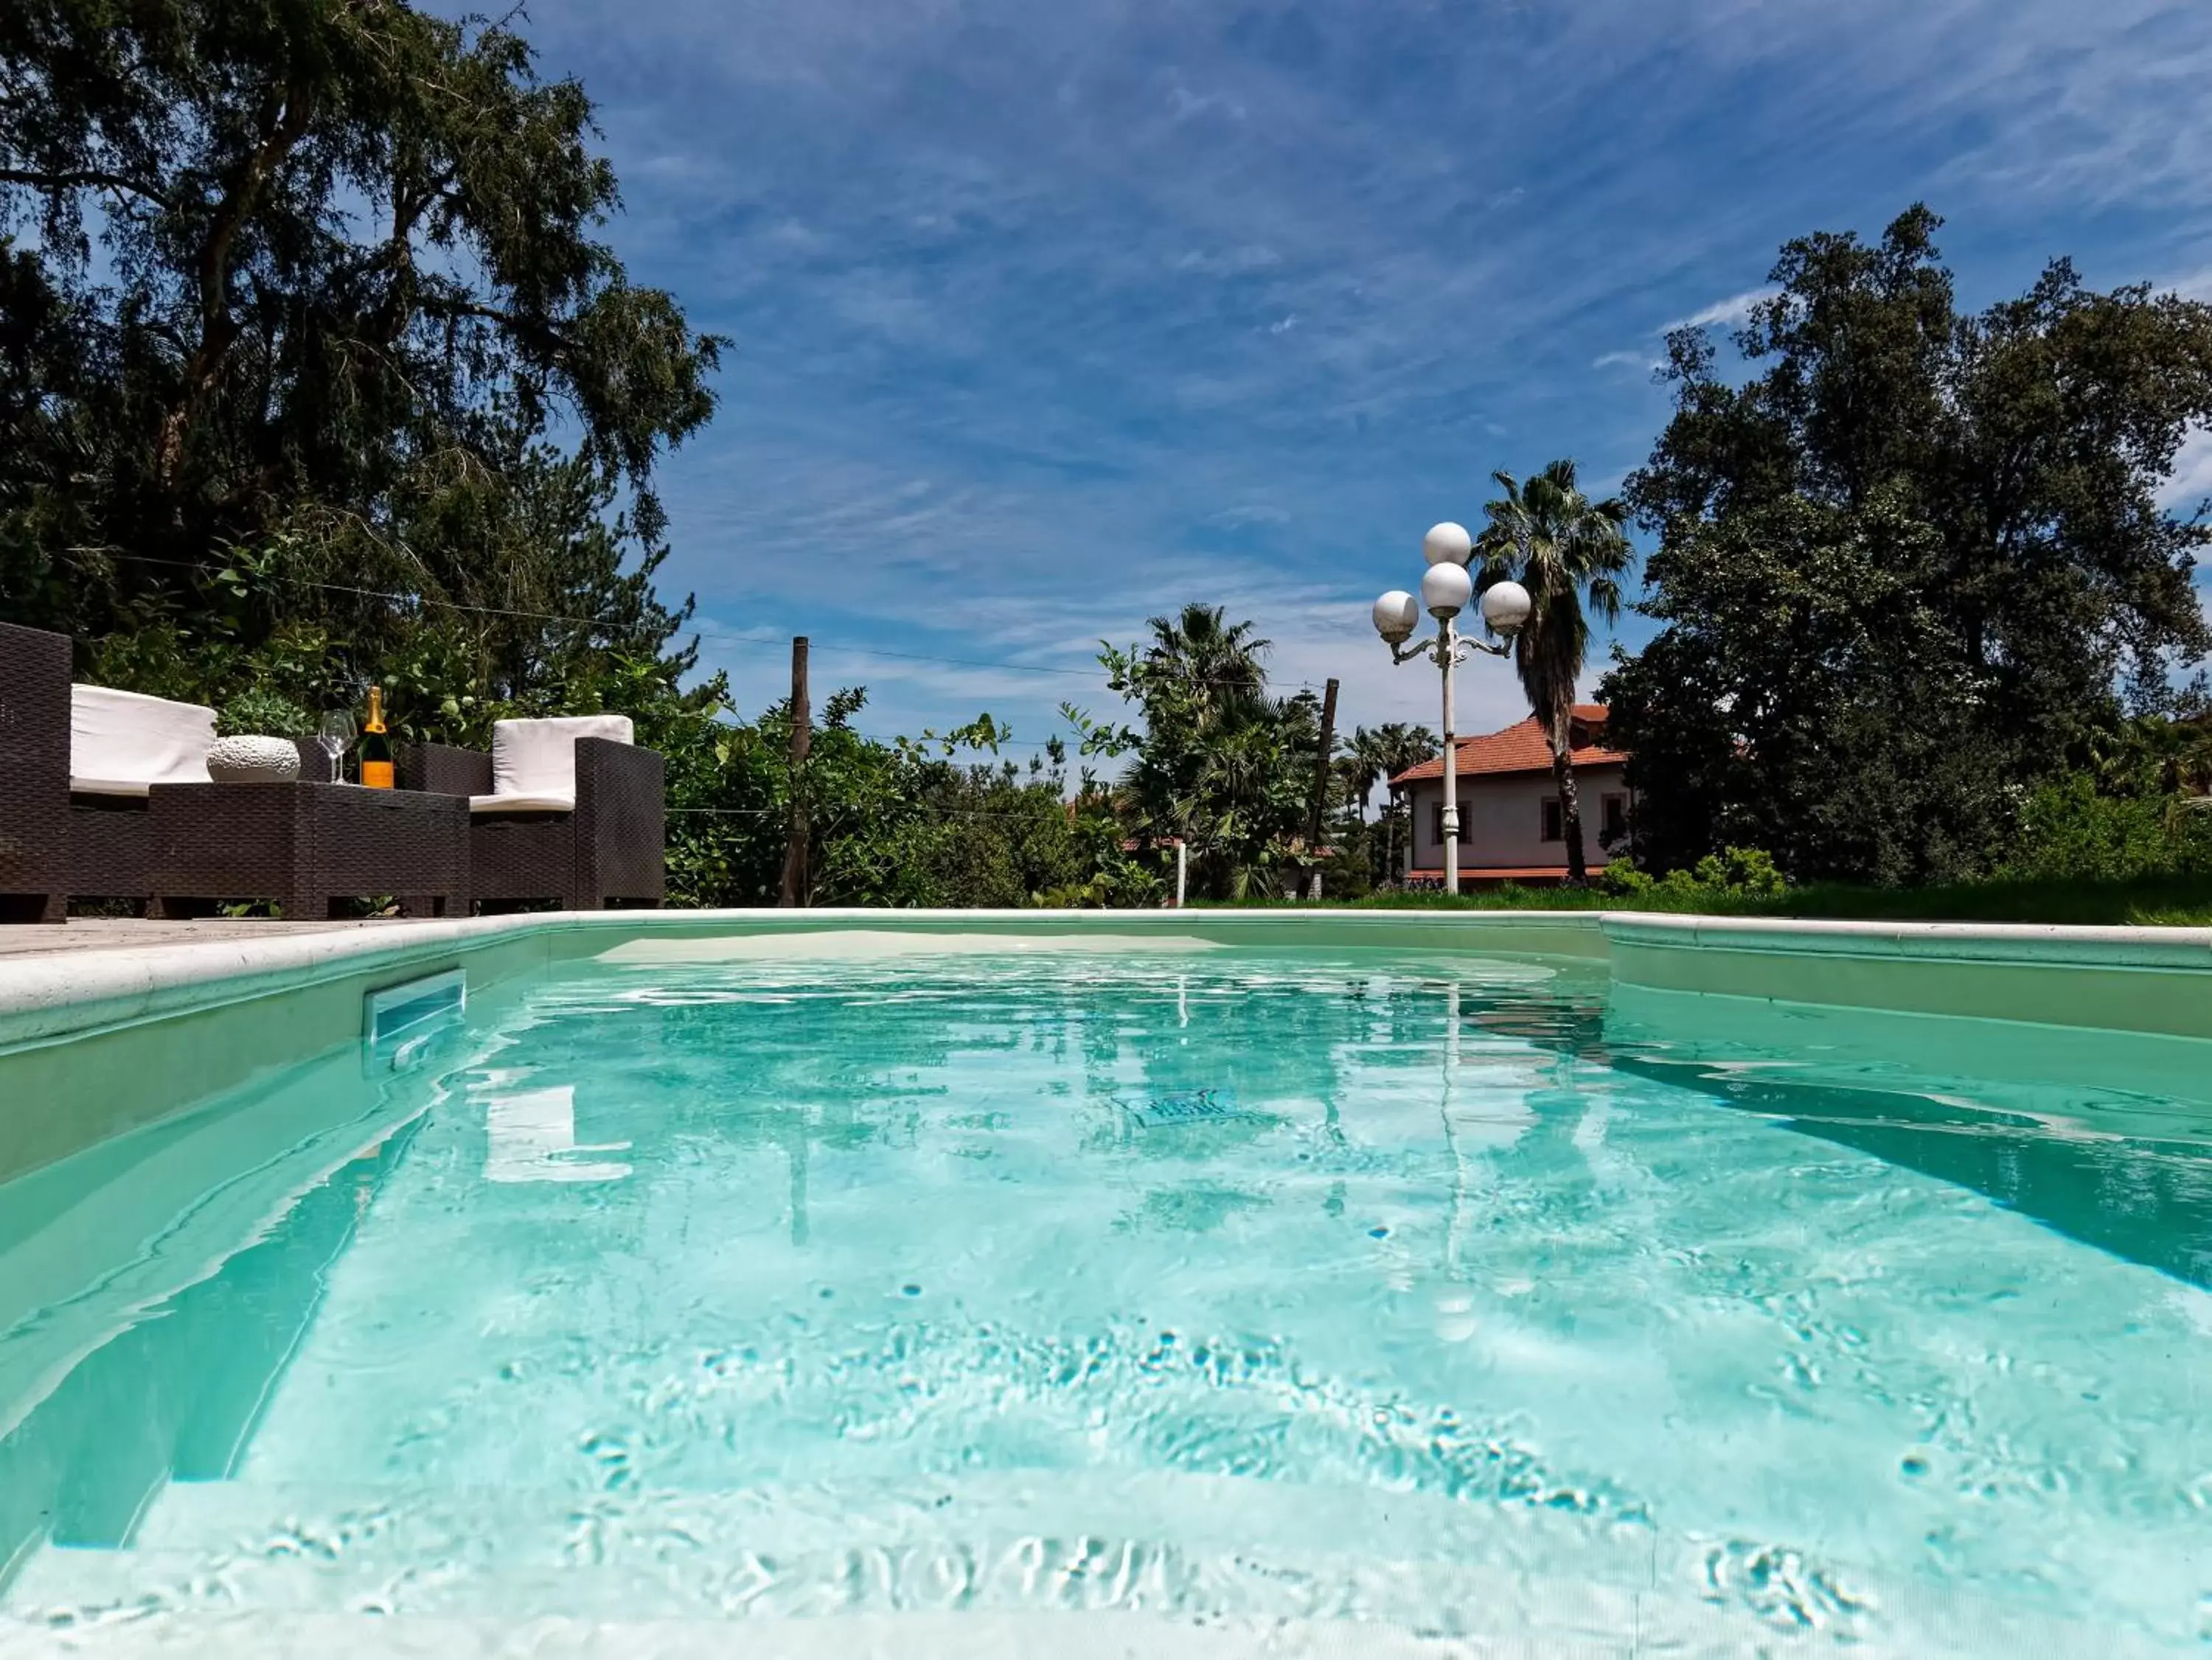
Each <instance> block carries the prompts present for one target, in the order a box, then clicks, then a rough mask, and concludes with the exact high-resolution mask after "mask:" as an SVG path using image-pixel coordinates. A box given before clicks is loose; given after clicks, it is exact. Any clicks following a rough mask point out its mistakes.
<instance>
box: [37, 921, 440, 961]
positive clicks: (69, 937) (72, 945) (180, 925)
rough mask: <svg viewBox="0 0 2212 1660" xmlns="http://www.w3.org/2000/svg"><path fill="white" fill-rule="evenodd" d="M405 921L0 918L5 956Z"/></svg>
mask: <svg viewBox="0 0 2212 1660" xmlns="http://www.w3.org/2000/svg"><path fill="white" fill-rule="evenodd" d="M406 926H408V924H407V922H406V921H405V920H404V919H403V918H398V917H370V918H362V919H359V920H352V921H339V922H279V921H277V920H276V918H271V917H202V918H191V919H189V920H185V921H180V922H149V921H147V920H145V919H144V918H138V917H75V918H71V919H70V921H69V922H67V923H65V924H63V925H62V926H61V927H59V928H55V927H52V926H50V925H46V924H32V923H23V924H0V957H15V956H28V955H32V954H39V953H52V952H64V951H99V950H102V949H108V950H112V949H113V948H116V947H118V946H128V947H145V946H153V945H197V944H201V943H204V942H210V941H213V942H228V941H232V940H251V939H268V938H270V937H272V936H283V935H300V934H313V933H329V932H331V931H334V930H349V929H359V928H404V927H406Z"/></svg>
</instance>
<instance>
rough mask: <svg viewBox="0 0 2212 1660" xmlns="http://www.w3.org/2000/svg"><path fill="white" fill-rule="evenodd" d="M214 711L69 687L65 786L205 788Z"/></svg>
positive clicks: (133, 790)
mask: <svg viewBox="0 0 2212 1660" xmlns="http://www.w3.org/2000/svg"><path fill="white" fill-rule="evenodd" d="M214 747H215V711H214V710H212V709H207V708H203V707H202V706H200V705H198V704H197V703H172V702H170V701H169V700H168V699H167V698H149V697H148V696H146V695H145V694H143V692H118V691H117V690H115V689H114V688H112V687H109V686H72V687H70V789H71V790H73V791H80V792H82V793H83V794H86V795H94V796H143V795H144V794H145V793H146V792H147V791H148V790H149V789H150V788H151V787H152V786H154V785H157V784H206V783H209V782H210V781H211V780H210V779H209V777H208V769H207V758H208V751H209V750H210V749H211V748H214Z"/></svg>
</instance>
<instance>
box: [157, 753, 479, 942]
mask: <svg viewBox="0 0 2212 1660" xmlns="http://www.w3.org/2000/svg"><path fill="white" fill-rule="evenodd" d="M149 812H150V815H151V817H152V820H153V824H152V829H153V870H152V881H151V887H152V889H153V912H154V914H155V915H157V916H185V915H190V914H191V912H194V911H196V910H204V909H206V908H208V907H209V906H212V905H214V904H216V903H217V902H220V901H222V900H275V901H276V903H277V904H278V905H280V906H283V908H284V914H285V916H287V917H288V918H294V919H297V920H305V921H325V920H327V919H328V918H329V917H330V914H331V903H332V901H334V900H348V899H357V898H360V897H362V896H363V895H381V894H396V895H397V896H398V900H399V908H400V911H401V912H402V913H403V914H404V915H406V916H410V917H465V916H466V915H467V914H468V912H469V803H467V801H466V800H465V799H464V798H462V797H458V796H429V795H421V794H417V793H416V792H415V791H404V790H364V789H362V788H361V787H360V786H359V785H350V784H157V785H155V786H154V788H153V792H152V800H151V803H150V804H149Z"/></svg>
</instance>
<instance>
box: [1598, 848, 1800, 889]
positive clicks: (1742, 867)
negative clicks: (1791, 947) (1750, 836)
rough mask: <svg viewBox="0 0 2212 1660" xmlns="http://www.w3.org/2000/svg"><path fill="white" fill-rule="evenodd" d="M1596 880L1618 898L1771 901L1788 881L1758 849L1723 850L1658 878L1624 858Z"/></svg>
mask: <svg viewBox="0 0 2212 1660" xmlns="http://www.w3.org/2000/svg"><path fill="white" fill-rule="evenodd" d="M1599 881H1600V882H1601V885H1602V886H1603V888H1604V889H1605V891H1606V892H1607V893H1608V894H1614V895H1616V896H1618V897H1620V898H1621V899H1638V898H1644V899H1648V898H1651V897H1655V896H1656V897H1660V898H1665V899H1680V900H1698V899H1712V898H1728V899H1772V898H1775V897H1777V896H1778V895H1780V894H1785V893H1787V892H1789V891H1790V879H1789V877H1787V876H1785V875H1783V874H1782V872H1781V871H1780V870H1779V869H1777V868H1776V867H1775V863H1774V856H1773V855H1772V854H1771V853H1768V852H1766V851H1764V850H1763V849H1760V848H1757V847H1729V848H1723V850H1722V851H1719V852H1717V853H1708V854H1706V855H1705V857H1703V858H1701V859H1699V861H1698V862H1697V863H1696V865H1695V866H1694V867H1692V869H1686V870H1669V871H1668V873H1667V874H1666V875H1663V876H1657V877H1655V876H1652V875H1648V874H1646V873H1645V872H1644V871H1642V870H1639V869H1637V868H1636V866H1635V865H1633V864H1632V863H1630V862H1629V861H1628V860H1626V859H1615V860H1613V863H1610V864H1608V865H1607V866H1606V867H1605V873H1604V875H1602V876H1601V877H1600V878H1599Z"/></svg>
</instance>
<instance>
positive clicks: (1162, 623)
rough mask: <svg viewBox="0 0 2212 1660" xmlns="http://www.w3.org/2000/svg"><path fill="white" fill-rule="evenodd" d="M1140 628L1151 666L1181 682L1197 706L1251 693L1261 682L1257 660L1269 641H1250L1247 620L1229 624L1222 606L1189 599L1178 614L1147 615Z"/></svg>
mask: <svg viewBox="0 0 2212 1660" xmlns="http://www.w3.org/2000/svg"><path fill="white" fill-rule="evenodd" d="M1145 626H1146V627H1147V628H1149V629H1151V630H1152V645H1150V646H1149V647H1147V648H1146V653H1145V655H1146V657H1148V658H1149V659H1150V660H1151V663H1152V667H1153V669H1155V670H1156V671H1158V672H1161V673H1164V674H1165V675H1167V676H1170V677H1171V678H1174V679H1177V680H1180V681H1182V682H1183V683H1184V684H1185V685H1186V686H1188V688H1190V692H1191V697H1192V701H1193V702H1194V703H1195V704H1196V705H1197V706H1199V707H1200V709H1201V710H1205V709H1211V708H1213V707H1215V706H1218V705H1219V704H1221V703H1222V702H1224V701H1225V700H1227V699H1229V698H1230V697H1231V696H1232V695H1235V694H1246V695H1253V694H1257V693H1258V692H1259V691H1260V689H1261V688H1262V687H1263V686H1265V685H1266V684H1267V671H1266V670H1265V669H1262V668H1261V664H1260V660H1261V657H1265V656H1266V655H1267V649H1268V645H1269V644H1270V642H1268V641H1267V640H1264V639H1255V638H1254V637H1253V633H1252V625H1251V624H1250V623H1249V622H1231V621H1229V620H1228V611H1227V609H1226V608H1225V607H1223V606H1219V605H1200V604H1195V603H1193V604H1189V605H1186V606H1184V607H1183V608H1182V614H1181V615H1177V616H1176V617H1173V618H1170V617H1153V618H1152V619H1151V620H1150V621H1147V622H1146V625H1145Z"/></svg>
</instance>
